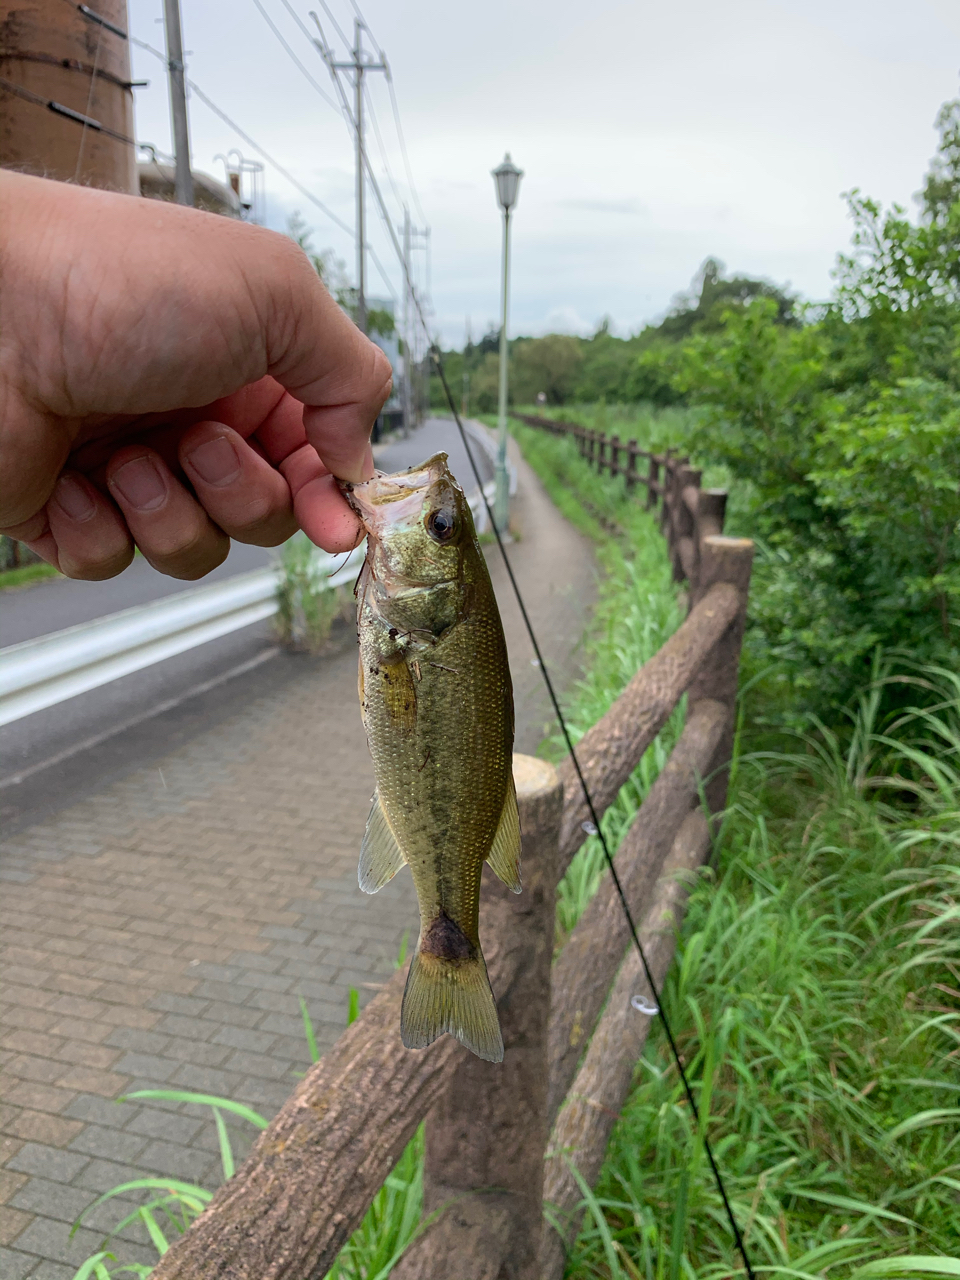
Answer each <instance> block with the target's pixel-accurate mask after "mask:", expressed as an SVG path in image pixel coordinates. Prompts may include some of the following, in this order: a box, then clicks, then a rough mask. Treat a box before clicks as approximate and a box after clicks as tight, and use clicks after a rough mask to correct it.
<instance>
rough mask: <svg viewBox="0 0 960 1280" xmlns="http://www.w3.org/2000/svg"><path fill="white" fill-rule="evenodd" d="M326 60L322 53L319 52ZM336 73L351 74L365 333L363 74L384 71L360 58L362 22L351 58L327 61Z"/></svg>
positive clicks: (356, 25) (360, 319) (360, 316)
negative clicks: (346, 60) (340, 60)
mask: <svg viewBox="0 0 960 1280" xmlns="http://www.w3.org/2000/svg"><path fill="white" fill-rule="evenodd" d="M321 53H323V54H324V57H325V58H326V56H327V55H326V53H325V51H324V50H323V49H321ZM328 66H330V67H331V68H332V69H334V70H336V71H352V72H353V103H354V105H353V124H354V128H355V130H356V135H357V326H358V327H359V329H360V331H361V333H366V332H367V230H366V219H365V214H364V196H365V187H366V183H365V182H364V176H363V161H364V148H363V76H364V72H366V71H386V70H387V64H386V63H385V62H373V61H371V60H370V59H369V58H365V57H364V53H363V23H362V22H361V21H360V19H359V18H354V20H353V57H352V59H351V60H350V61H349V62H329V61H328Z"/></svg>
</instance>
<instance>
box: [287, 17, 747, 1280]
mask: <svg viewBox="0 0 960 1280" xmlns="http://www.w3.org/2000/svg"><path fill="white" fill-rule="evenodd" d="M321 4H323V7H324V9H325V10H326V9H327V5H326V3H325V0H321ZM327 12H328V13H329V10H327ZM312 16H313V17H314V21H316V22H317V25H318V26H319V21H318V20H317V18H316V15H315V14H314V15H312ZM320 34H321V36H322V35H323V31H322V28H321V33H320ZM336 83H337V87H338V89H339V90H340V95H341V98H342V99H343V98H344V94H343V89H342V86H341V85H340V83H339V80H337V81H336ZM344 112H345V114H349V105H348V104H346V102H344ZM361 152H362V156H363V161H364V165H365V168H366V169H367V172H368V174H369V177H370V182H371V185H372V187H373V189H374V193H375V194H376V197H377V200H378V203H379V204H380V207H381V210H382V211H383V213H384V217H385V219H386V218H387V214H386V207H385V205H384V202H383V196H382V195H381V193H380V188H379V184H378V183H377V181H376V178H375V177H374V173H373V167H372V166H371V164H370V160H369V158H368V156H367V154H366V148H365V147H361ZM387 229H388V231H389V232H390V238H391V240H392V241H393V247H394V250H395V251H396V254H397V257H398V259H399V260H400V267H401V272H402V275H403V279H404V284H405V286H406V288H407V290H408V293H409V296H410V299H411V301H412V302H413V305H414V308H415V311H416V316H417V319H418V320H419V322H420V325H421V327H422V329H423V332H424V335H425V337H426V339H427V342H428V343H429V344H430V355H431V357H432V359H433V363H434V365H435V366H436V369H437V374H438V375H439V378H440V382H441V384H442V386H443V393H444V396H445V397H446V401H447V404H448V406H449V408H450V412H451V413H452V414H453V420H454V422H455V423H456V424H457V429H458V431H459V432H460V439H461V441H462V443H463V447H464V450H465V451H466V455H467V459H468V460H469V463H470V469H471V470H472V471H473V475H474V479H475V480H476V482H477V488H478V489H479V490H480V498H481V500H482V502H483V505H484V508H485V509H486V512H487V519H488V520H489V522H490V527H491V528H492V529H493V535H494V537H495V538H496V541H497V547H498V548H499V551H500V556H501V558H502V560H503V564H504V568H505V569H506V571H507V577H508V578H509V579H510V586H511V587H512V589H513V594H514V596H515V597H516V601H517V605H518V607H519V609H520V614H521V616H522V618H523V624H524V627H525V628H526V631H527V635H528V636H529V637H530V643H531V645H532V646H533V651H534V653H535V654H536V659H537V665H538V666H539V668H540V670H541V672H542V673H543V680H544V684H545V685H546V687H547V693H548V695H549V697H550V702H551V704H552V706H553V710H554V714H555V715H556V717H557V723H558V724H559V726H560V731H561V733H562V735H563V740H564V743H565V744H566V748H567V751H568V753H569V755H570V759H571V760H572V762H573V767H574V770H575V771H576V774H577V780H578V781H579V783H580V788H581V790H582V792H583V798H584V800H585V801H586V805H587V809H588V810H589V813H590V818H591V820H592V824H593V826H594V827H595V828H596V832H597V836H598V837H599V840H600V845H601V848H602V849H603V856H604V860H605V861H606V864H607V866H608V867H609V869H610V875H611V876H612V878H613V884H614V887H615V889H616V891H617V897H618V898H619V900H620V906H621V907H622V909H623V914H624V917H625V919H626V921H627V925H628V928H629V930H630V937H631V938H632V939H633V945H634V947H635V948H636V951H637V954H638V955H639V957H640V964H641V966H642V968H643V972H644V975H645V977H646V979H647V982H648V983H649V985H650V990H651V991H652V992H653V994H654V996H657V987H656V983H655V982H654V979H653V973H652V972H651V970H650V965H649V963H648V962H647V957H646V954H645V953H644V950H643V945H642V943H641V942H640V936H639V934H638V933H637V926H636V923H635V922H634V919H633V913H632V912H631V910H630V905H629V903H628V902H627V898H626V895H625V893H624V891H623V885H622V884H621V882H620V877H619V875H618V874H617V868H616V866H615V865H614V861H613V856H612V855H611V853H610V846H609V845H608V843H607V838H606V836H605V835H604V832H603V828H602V827H601V825H600V818H599V815H598V814H597V810H596V807H595V805H594V803H593V797H592V796H591V794H590V788H589V787H588V786H587V780H586V778H585V777H584V775H583V770H582V769H581V768H580V762H579V760H578V759H577V753H576V751H575V750H574V747H573V739H572V738H571V737H570V730H569V728H568V727H567V722H566V718H565V717H564V714H563V712H562V710H561V709H560V701H559V699H558V698H557V693H556V689H555V688H554V685H553V680H552V679H551V677H550V673H549V671H548V670H547V664H546V662H545V661H544V658H543V653H542V652H541V649H540V644H539V642H538V640H537V635H536V632H535V631H534V629H533V623H532V622H531V620H530V615H529V613H528V612H527V606H526V604H525V603H524V599H523V594H522V592H521V591H520V584H519V583H518V582H517V579H516V577H515V575H514V572H513V566H512V565H511V563H510V557H509V556H508V555H507V549H506V547H505V546H504V542H503V538H502V536H501V534H500V530H499V529H498V528H497V522H496V520H495V519H494V514H493V508H492V507H491V505H490V500H489V499H488V498H487V495H486V494H485V493H484V489H483V478H482V477H481V475H480V469H479V467H478V466H477V462H476V459H475V457H474V455H473V450H472V449H471V448H470V442H469V440H468V439H467V432H466V429H465V428H464V425H463V420H462V419H461V417H460V413H459V411H458V410H457V406H456V402H455V400H454V398H453V393H452V392H451V390H450V384H449V383H448V382H447V375H446V370H445V369H444V367H443V357H442V355H441V353H440V347H439V345H438V344H437V342H435V341H434V340H433V338H432V335H431V333H430V326H429V325H428V324H427V318H426V316H425V315H424V311H423V306H422V304H421V301H420V296H419V294H418V293H417V290H416V289H415V288H414V285H413V281H412V280H411V278H410V270H409V265H408V263H407V261H406V258H405V257H404V255H403V252H402V251H401V249H400V245H399V243H398V241H397V237H396V235H395V233H394V231H393V226H392V224H391V223H390V222H389V221H387ZM404 360H405V362H406V369H407V370H409V360H410V354H409V352H407V351H405V352H404ZM657 1004H658V1012H659V1014H660V1018H661V1021H662V1022H663V1029H664V1032H665V1033H666V1037H667V1041H668V1043H669V1045H670V1052H671V1053H672V1055H673V1060H674V1062H675V1063H676V1066H677V1070H678V1072H679V1073H680V1079H681V1081H682V1083H683V1090H684V1093H685V1095H686V1098H687V1102H688V1103H689V1105H690V1111H691V1114H692V1115H693V1117H694V1120H695V1121H696V1124H697V1127H698V1128H699V1127H700V1126H701V1121H700V1109H699V1108H698V1106H697V1103H696V1099H695V1098H694V1096H693V1089H692V1088H691V1086H690V1081H689V1079H688V1077H687V1072H686V1069H685V1068H684V1065H683V1059H682V1058H681V1057H680V1050H679V1049H678V1047H677V1042H676V1040H675V1038H674V1035H673V1028H672V1027H671V1026H670V1020H669V1018H668V1017H667V1015H666V1012H665V1011H664V1008H663V1002H662V1001H661V1000H660V999H659V997H657ZM703 1148H704V1151H705V1152H706V1156H707V1160H708V1161H709V1164H710V1170H711V1172H712V1174H713V1179H714V1182H715V1183H716V1186H717V1191H718V1192H719V1193H720V1199H721V1200H722V1202H723V1207H724V1211H725V1212H726V1216H727V1220H728V1222H729V1223H730V1231H731V1234H732V1236H733V1239H734V1242H735V1244H736V1248H737V1251H738V1253H739V1254H740V1256H741V1258H742V1259H743V1265H744V1269H745V1271H746V1273H747V1280H755V1275H754V1270H753V1267H752V1266H751V1265H750V1259H749V1257H748V1256H747V1247H746V1244H745V1243H744V1239H743V1235H742V1234H741V1231H740V1227H739V1226H738V1224H737V1219H736V1216H735V1215H734V1212H733V1206H732V1205H731V1203H730V1197H729V1196H728V1195H727V1189H726V1185H725V1184H724V1181H723V1176H722V1175H721V1173H720V1169H719V1166H718V1165H717V1161H716V1158H715V1157H714V1154H713V1147H712V1146H711V1143H710V1139H709V1137H708V1136H707V1133H706V1129H705V1128H704V1130H703Z"/></svg>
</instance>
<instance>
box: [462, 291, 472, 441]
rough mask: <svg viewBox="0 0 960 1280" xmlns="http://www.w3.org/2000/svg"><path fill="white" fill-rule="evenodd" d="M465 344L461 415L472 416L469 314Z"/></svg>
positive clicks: (463, 416)
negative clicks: (468, 366) (468, 358)
mask: <svg viewBox="0 0 960 1280" xmlns="http://www.w3.org/2000/svg"><path fill="white" fill-rule="evenodd" d="M464 338H465V341H464V344H463V387H462V390H461V393H460V416H461V418H468V417H469V416H470V370H469V369H468V368H467V352H468V351H469V350H470V349H471V347H472V346H473V337H472V334H471V333H470V317H469V316H467V325H466V334H465V335H464Z"/></svg>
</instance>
